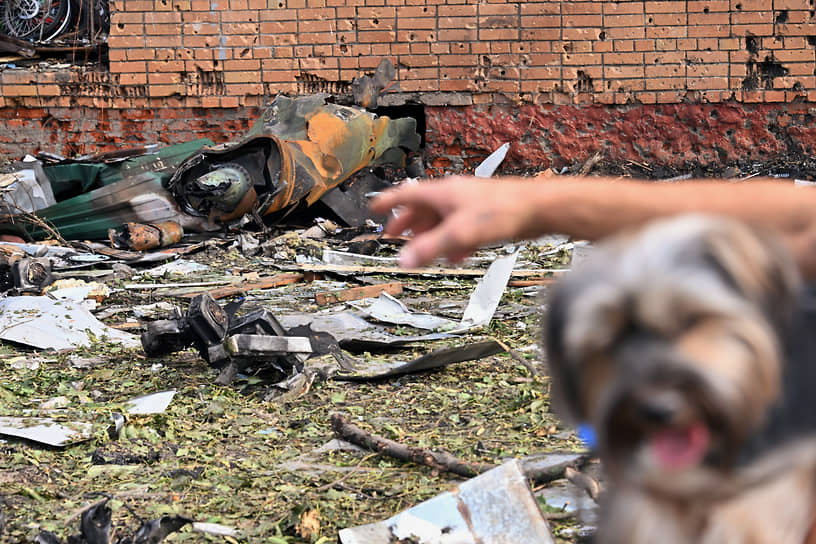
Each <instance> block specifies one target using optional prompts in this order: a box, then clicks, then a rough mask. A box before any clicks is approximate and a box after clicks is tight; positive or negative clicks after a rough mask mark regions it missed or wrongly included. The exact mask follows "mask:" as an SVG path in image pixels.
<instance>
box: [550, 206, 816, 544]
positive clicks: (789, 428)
mask: <svg viewBox="0 0 816 544" xmlns="http://www.w3.org/2000/svg"><path fill="white" fill-rule="evenodd" d="M814 300H816V297H812V296H811V294H810V292H809V291H808V290H806V289H804V288H802V286H801V285H800V282H799V279H798V276H797V273H796V267H795V265H794V263H793V261H792V259H791V257H790V256H789V255H788V254H787V252H786V251H785V250H784V248H783V247H782V246H781V244H779V243H777V242H776V240H775V239H774V238H773V237H772V236H770V235H768V234H767V233H763V232H758V231H756V230H754V229H752V228H749V227H748V226H746V225H744V224H741V223H738V222H735V221H732V220H728V219H724V218H718V217H709V216H696V215H690V216H681V217H678V218H672V219H668V220H661V221H658V222H655V223H653V224H650V225H648V226H646V227H644V228H642V229H640V230H637V231H634V232H629V233H626V234H623V235H620V236H617V237H615V238H613V239H611V240H609V241H608V242H606V243H604V244H602V245H601V246H600V247H599V248H597V249H596V251H595V254H594V255H592V256H591V257H590V258H589V259H588V260H587V261H586V262H585V263H582V266H580V267H579V268H577V269H576V270H575V271H573V272H571V273H570V274H568V275H567V277H565V278H564V279H563V280H562V281H561V282H559V284H557V285H556V286H555V287H554V288H553V289H552V293H551V294H550V296H549V298H548V306H549V307H548V311H547V315H546V324H545V336H546V344H547V350H548V363H549V365H550V369H551V373H552V376H553V381H554V383H553V392H554V395H557V396H558V397H559V398H557V399H556V403H557V404H558V403H559V402H560V405H561V406H562V408H563V411H564V415H565V416H566V417H569V418H572V419H573V420H576V421H578V422H587V423H589V424H591V425H592V426H593V427H594V429H595V431H596V434H597V440H598V443H597V450H598V453H599V455H600V457H601V459H602V461H603V463H604V465H605V468H606V471H607V473H608V476H609V480H610V491H609V492H608V493H607V495H606V496H605V498H604V500H603V512H604V513H603V518H602V523H601V525H600V527H599V530H598V536H597V541H598V542H602V543H608V544H640V543H643V544H655V543H660V544H690V543H706V544H708V543H718V544H719V543H734V544H742V543H745V544H748V543H756V544H760V543H762V544H771V543H773V544H780V543H794V544H801V543H803V542H806V541H808V540H807V539H808V538H814V542H816V537H812V536H811V537H809V535H810V533H811V528H812V526H813V524H814V514H815V513H816V338H814V339H813V340H811V336H813V337H816V302H813V301H814Z"/></svg>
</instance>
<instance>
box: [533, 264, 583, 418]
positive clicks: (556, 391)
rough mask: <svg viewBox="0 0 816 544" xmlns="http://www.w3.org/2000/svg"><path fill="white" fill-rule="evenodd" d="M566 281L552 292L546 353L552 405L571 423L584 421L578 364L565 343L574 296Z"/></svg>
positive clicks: (546, 318) (546, 320) (546, 321)
mask: <svg viewBox="0 0 816 544" xmlns="http://www.w3.org/2000/svg"><path fill="white" fill-rule="evenodd" d="M567 290H568V289H567V286H566V285H564V279H562V280H560V281H559V282H558V284H556V285H555V286H553V287H551V288H550V289H549V290H548V293H547V297H546V303H545V307H546V310H545V313H544V326H543V327H542V332H543V334H544V342H543V344H544V346H545V351H546V354H547V355H546V363H547V370H548V373H549V375H550V380H551V385H552V387H550V392H551V404H552V406H553V407H554V409H555V412H557V413H558V415H559V416H561V418H562V419H565V420H567V421H569V422H572V423H575V422H579V421H581V420H583V419H584V418H583V415H582V414H580V413H579V412H580V411H581V408H580V406H581V403H580V399H579V391H578V374H577V373H578V368H577V367H576V361H574V360H571V359H572V358H571V357H570V356H569V354H568V353H567V350H566V345H565V342H564V332H565V328H566V327H567V325H568V323H567V319H568V312H569V308H568V306H569V301H570V296H569V295H568V293H567Z"/></svg>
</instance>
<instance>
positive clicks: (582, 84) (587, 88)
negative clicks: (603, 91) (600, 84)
mask: <svg viewBox="0 0 816 544" xmlns="http://www.w3.org/2000/svg"><path fill="white" fill-rule="evenodd" d="M575 90H576V91H578V92H579V93H591V92H592V91H593V89H592V78H591V77H590V76H589V74H587V73H586V72H584V71H583V70H578V81H577V82H576V84H575Z"/></svg>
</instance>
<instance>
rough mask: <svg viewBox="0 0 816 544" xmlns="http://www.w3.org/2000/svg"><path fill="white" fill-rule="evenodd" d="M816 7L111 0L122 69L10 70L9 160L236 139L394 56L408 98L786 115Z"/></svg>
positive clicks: (722, 0)
mask: <svg viewBox="0 0 816 544" xmlns="http://www.w3.org/2000/svg"><path fill="white" fill-rule="evenodd" d="M811 2H812V0H688V1H676V0H668V1H625V0H618V1H615V0H591V1H569V0H562V1H553V0H545V1H539V2H534V1H489V2H475V1H473V0H112V2H111V11H112V17H111V31H110V37H109V40H108V44H109V47H110V66H109V70H101V69H85V68H81V67H78V68H74V69H70V70H49V69H37V70H27V69H6V70H3V71H2V72H0V119H1V120H2V121H3V122H4V123H5V125H6V127H7V129H8V130H5V131H2V133H0V156H2V155H7V156H16V155H19V154H20V153H21V152H22V151H32V150H36V149H42V150H47V151H57V152H63V153H75V152H82V153H84V152H90V151H93V150H96V149H105V148H110V147H116V146H120V145H127V144H130V143H139V142H142V141H145V142H152V141H160V142H173V141H183V140H187V139H191V138H192V137H195V136H198V135H208V136H210V137H212V138H213V139H215V140H217V141H224V140H227V139H232V138H234V137H236V135H237V134H240V132H242V131H243V130H244V128H245V127H246V126H247V124H248V123H249V122H250V120H251V119H252V118H254V116H255V115H257V111H258V110H257V108H259V107H261V106H262V105H263V104H264V103H265V102H266V101H268V100H269V99H270V98H271V97H272V96H274V95H275V94H276V93H278V92H287V93H296V92H298V91H300V92H308V91H313V90H319V89H326V90H329V91H343V90H344V89H345V88H346V86H347V83H348V82H349V81H350V80H351V79H352V78H354V77H355V76H358V75H360V74H361V73H363V72H370V71H372V70H373V69H374V68H375V67H376V65H377V64H378V62H379V61H380V59H381V58H383V57H387V58H390V59H391V60H392V61H393V62H394V64H395V65H396V66H397V78H398V81H399V85H400V89H401V91H402V93H401V94H400V95H399V96H391V97H389V100H390V101H391V102H392V103H398V102H400V101H404V100H411V101H419V102H423V103H426V104H430V105H440V104H455V105H457V106H459V107H460V108H463V109H464V110H468V108H470V109H473V107H471V106H475V110H474V111H487V110H484V109H480V106H479V105H485V106H487V105H498V106H499V107H501V108H503V109H509V110H513V108H514V107H515V106H519V105H525V107H531V106H534V107H535V108H537V111H541V112H546V111H548V108H549V106H563V105H586V104H596V105H609V106H612V105H626V110H625V111H630V110H631V109H632V108H633V107H634V108H637V107H640V105H651V104H688V103H692V104H695V103H709V102H710V103H719V102H724V101H727V102H728V103H736V104H746V105H752V104H758V103H763V104H771V105H774V106H773V108H775V110H778V111H780V112H785V111H787V109H788V106H787V104H790V103H798V104H800V106H799V107H800V108H801V104H803V103H804V104H807V103H809V102H811V101H813V102H816V76H814V70H816V13H814V6H813V5H812V4H811ZM556 109H557V108H556ZM607 110H608V111H614V108H607ZM565 111H571V110H565ZM622 111H623V110H622ZM533 117H536V116H533ZM794 122H795V123H800V122H801V123H805V124H807V123H808V122H809V117H808V116H794ZM429 126H433V122H432V121H429ZM52 128H55V129H58V130H59V131H60V132H57V133H56V134H54V133H53V131H52ZM442 130H444V125H442ZM434 134H437V133H432V134H431V133H429V138H433V137H434ZM439 136H440V137H443V136H444V134H441V133H439ZM488 139H489V138H488ZM436 142H437V141H436V140H431V141H430V143H431V144H434V143H436ZM469 145H474V146H477V147H478V146H479V145H482V143H481V142H471V143H470V144H469ZM483 145H484V146H485V148H486V147H487V146H488V144H487V143H484V144H483ZM519 156H520V155H519Z"/></svg>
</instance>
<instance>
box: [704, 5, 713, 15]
mask: <svg viewBox="0 0 816 544" xmlns="http://www.w3.org/2000/svg"><path fill="white" fill-rule="evenodd" d="M710 11H711V10H710V9H709V8H708V6H706V7H704V8H703V13H708V12H710Z"/></svg>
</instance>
